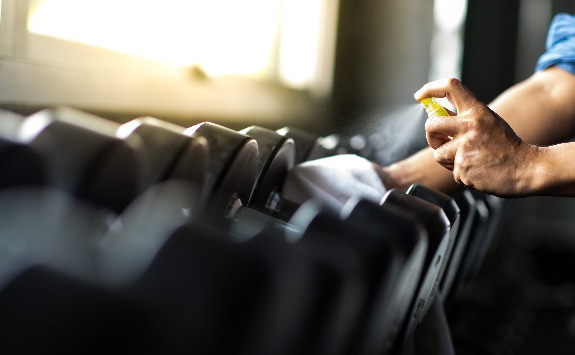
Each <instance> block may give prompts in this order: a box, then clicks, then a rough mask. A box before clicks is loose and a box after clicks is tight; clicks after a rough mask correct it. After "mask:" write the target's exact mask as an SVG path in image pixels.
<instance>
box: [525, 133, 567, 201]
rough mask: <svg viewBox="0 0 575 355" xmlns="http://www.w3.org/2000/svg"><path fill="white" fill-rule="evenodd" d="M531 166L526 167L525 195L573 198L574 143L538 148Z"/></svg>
mask: <svg viewBox="0 0 575 355" xmlns="http://www.w3.org/2000/svg"><path fill="white" fill-rule="evenodd" d="M537 150H538V153H537V157H536V159H535V162H534V163H533V164H532V166H531V167H530V168H529V167H526V169H527V171H528V172H527V176H528V179H527V181H526V189H527V190H528V191H526V192H527V194H535V195H548V196H575V165H574V163H573V162H574V159H573V158H574V157H575V143H563V144H557V145H553V146H548V147H539V148H538V149H537Z"/></svg>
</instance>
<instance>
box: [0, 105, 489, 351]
mask: <svg viewBox="0 0 575 355" xmlns="http://www.w3.org/2000/svg"><path fill="white" fill-rule="evenodd" d="M0 116H2V118H3V124H2V125H0V164H1V166H2V170H1V171H2V172H1V173H0V199H1V200H2V202H3V203H2V204H1V207H0V208H2V211H1V213H0V238H1V240H0V253H1V254H3V255H4V257H3V258H2V263H1V264H0V315H1V316H0V329H2V334H3V336H2V339H3V340H4V341H3V345H2V347H3V350H5V351H6V353H13V352H17V351H21V352H32V353H36V352H48V353H56V352H57V353H63V352H71V351H74V352H79V353H102V352H109V351H110V350H120V351H129V352H132V353H133V352H144V351H145V352H154V353H181V352H187V353H188V352H189V353H196V354H201V353H206V354H214V353H215V354H219V353H226V354H231V353H238V354H282V353H283V354H402V353H406V354H407V353H409V352H410V351H412V349H413V343H414V341H415V339H417V337H416V335H417V332H420V331H421V328H420V327H419V325H420V323H421V321H422V319H423V318H424V317H425V315H426V314H427V313H428V311H429V310H430V308H432V307H434V306H433V304H434V300H436V299H437V300H440V301H441V302H444V303H445V302H448V301H449V300H451V299H454V298H457V295H458V294H459V293H460V290H461V289H464V288H465V286H467V285H469V284H470V283H472V282H473V280H474V273H476V270H477V268H478V266H479V265H480V264H481V261H482V257H483V255H484V253H485V250H486V248H487V247H488V242H489V240H490V238H489V234H490V233H489V228H488V227H489V226H490V224H492V223H493V221H494V220H496V219H494V218H493V216H495V215H496V214H497V213H498V211H497V208H496V207H497V206H495V205H493V204H491V205H490V206H489V208H488V207H486V206H485V203H486V201H487V200H484V198H485V197H484V196H479V195H473V194H471V193H470V192H466V193H465V194H464V196H463V197H462V198H461V199H458V200H454V199H452V198H451V197H449V196H446V195H443V194H441V193H439V192H437V191H433V190H430V189H427V188H425V187H423V186H419V185H414V186H412V187H411V188H410V190H408V191H407V192H401V191H397V190H390V191H389V192H388V193H387V194H386V196H385V197H384V199H383V200H382V201H381V202H380V204H376V203H373V202H369V201H365V200H362V199H357V200H354V201H353V203H351V204H350V205H348V206H347V208H346V211H345V213H344V212H342V213H340V214H337V213H333V211H328V210H326V209H325V208H324V206H322V204H321V203H320V201H315V200H313V199H311V200H309V201H306V202H305V203H303V204H295V203H293V202H291V201H289V199H287V198H286V197H285V196H282V193H281V186H282V183H283V180H284V179H285V176H286V174H288V173H289V171H290V169H291V168H292V167H293V166H294V165H296V164H300V163H304V162H306V161H308V160H310V159H318V158H322V157H327V156H329V155H333V154H337V152H338V149H337V146H331V147H326V146H325V145H322V139H321V137H317V136H314V135H312V134H310V133H308V132H305V131H302V130H299V129H296V128H293V127H284V128H282V129H279V130H277V131H272V130H269V129H265V128H262V127H248V128H246V129H245V130H242V131H239V132H237V131H233V130H231V129H228V128H226V127H222V126H219V125H216V124H213V123H210V122H202V123H200V124H197V125H195V126H191V127H181V126H178V125H174V124H171V123H168V122H164V121H162V120H159V119H155V118H151V117H141V118H136V119H134V120H132V121H129V122H127V123H124V124H119V123H116V122H113V121H109V120H106V119H104V118H101V117H97V116H93V115H90V114H88V113H85V112H82V111H79V110H75V109H72V108H68V107H56V108H51V109H46V110H43V111H40V112H38V113H35V114H33V115H31V116H29V117H21V116H17V115H14V114H11V113H7V112H2V113H0ZM481 206H483V207H481ZM494 206H495V207H494ZM460 207H461V208H460ZM489 214H490V215H489ZM435 302H436V301H435ZM428 351H429V352H427V353H432V354H433V353H441V351H442V350H441V349H428Z"/></svg>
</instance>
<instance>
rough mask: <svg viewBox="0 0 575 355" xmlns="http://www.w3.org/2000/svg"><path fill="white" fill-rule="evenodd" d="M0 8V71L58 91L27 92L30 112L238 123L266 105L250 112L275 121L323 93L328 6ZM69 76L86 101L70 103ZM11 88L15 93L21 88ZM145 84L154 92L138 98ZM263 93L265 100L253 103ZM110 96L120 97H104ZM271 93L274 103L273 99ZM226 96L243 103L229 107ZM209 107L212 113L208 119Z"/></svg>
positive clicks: (75, 1)
mask: <svg viewBox="0 0 575 355" xmlns="http://www.w3.org/2000/svg"><path fill="white" fill-rule="evenodd" d="M1 7H2V10H3V13H4V15H5V16H2V23H1V26H2V31H1V32H3V35H2V36H1V37H0V51H1V53H2V55H3V58H2V59H3V61H8V62H11V64H12V65H16V63H20V64H21V65H19V67H21V71H20V73H23V72H25V71H28V72H29V73H31V72H35V71H38V70H40V68H39V67H44V70H43V72H45V73H44V74H42V75H41V76H40V77H39V78H41V79H42V80H51V81H52V84H53V85H56V86H57V87H56V88H52V90H51V92H46V91H45V90H41V88H38V87H36V88H33V89H32V90H29V93H28V94H26V95H30V94H32V93H34V92H36V93H38V94H39V96H37V97H29V98H28V99H29V101H28V102H34V103H35V104H39V105H41V104H50V103H54V104H58V103H69V104H71V105H74V104H79V105H80V106H94V105H96V106H102V104H103V103H104V102H107V104H108V107H107V108H106V107H102V109H104V110H106V109H108V108H109V109H114V108H116V109H120V108H121V107H122V106H123V110H127V111H133V110H139V111H142V110H146V109H147V108H151V109H152V111H158V110H159V111H162V110H163V108H162V107H164V108H166V107H171V110H172V111H174V112H175V111H181V112H182V113H184V111H187V112H190V113H193V112H194V111H195V113H197V114H202V113H204V114H205V115H207V116H211V115H218V114H224V115H228V114H230V113H231V112H233V111H234V110H236V112H238V114H239V115H240V116H241V115H242V114H244V115H246V114H248V113H247V112H245V107H244V108H242V106H244V105H250V104H252V105H253V104H254V100H255V101H257V102H260V103H259V104H257V103H256V106H258V105H267V109H265V108H264V109H263V111H262V108H261V107H260V108H259V109H258V108H257V107H256V108H254V110H255V111H257V112H260V113H261V112H265V111H266V110H268V111H269V110H270V108H271V109H272V110H273V109H274V108H273V107H275V110H276V111H278V110H281V109H282V108H284V107H288V106H290V105H291V104H285V103H284V102H283V101H285V100H286V98H288V97H292V98H293V97H294V95H300V96H301V95H304V96H306V97H307V98H306V99H305V100H314V98H320V99H321V98H323V97H326V96H327V95H329V91H330V89H331V70H332V68H333V53H334V46H335V28H336V18H337V2H336V1H330V0H242V1H238V0H210V1H204V0H24V1H22V0H4V1H3V3H2V6H1ZM5 18H6V21H4V19H5ZM22 66H28V68H23V67H22ZM30 66H33V67H34V68H29V67H30ZM5 71H6V70H5ZM17 72H18V71H17ZM56 72H58V73H56ZM15 74H16V72H14V73H13V74H12V76H14V75H15ZM45 75H47V77H43V76H45ZM3 76H10V75H9V74H8V73H6V72H4V73H3V72H2V69H0V79H3ZM56 76H58V77H59V78H58V79H57V78H56ZM73 76H76V79H77V80H76V83H77V84H78V85H80V84H83V85H88V86H90V87H92V88H93V90H92V91H91V92H92V94H89V93H88V92H86V91H87V90H86V89H79V90H80V91H84V92H85V93H84V94H83V95H84V98H81V97H79V96H80V94H75V90H74V89H72V88H71V87H70V85H71V84H72V82H73V81H74V80H73V79H72V77H73ZM106 78H110V79H113V80H112V81H107V80H106ZM6 79H8V78H6ZM14 79H15V80H16V83H18V84H22V83H23V82H24V81H26V79H19V78H12V80H14ZM56 79H57V80H56ZM39 80H40V79H39ZM54 80H56V81H54ZM82 82H83V83H82ZM150 83H153V84H150ZM144 84H145V85H152V86H154V87H155V88H150V89H149V90H145V89H144V88H143V87H142V85H144ZM0 85H1V84H0ZM38 85H39V86H45V85H46V83H38ZM106 85H110V90H108V89H107V88H106ZM270 85H271V86H270ZM113 87H115V89H114V88H113ZM270 87H271V92H270V90H266V93H265V94H263V93H262V90H265V88H268V89H269V88H270ZM159 88H161V89H162V90H163V91H166V90H168V91H171V93H172V94H171V95H172V96H173V95H175V96H177V97H178V98H179V99H180V101H179V103H175V98H174V97H172V98H163V99H162V98H159V97H158V95H159V93H158V90H160V89H159ZM115 90H124V91H126V90H127V93H126V92H125V93H117V94H116V95H114V94H112V95H110V94H111V93H112V92H114V91H115ZM94 91H96V92H94ZM106 91H109V93H107V94H106V93H105V92H106ZM3 92H4V91H3ZM58 92H60V93H61V94H62V95H60V98H57V97H56V96H57V95H56V94H57V93H58ZM273 92H281V94H279V95H277V96H278V98H273V97H271V96H276V95H275V94H273ZM66 93H67V94H69V95H70V96H68V97H67V98H66V97H64V96H63V95H64V94H66ZM233 93H235V94H236V96H238V97H240V96H241V97H242V98H244V99H245V103H244V104H241V103H239V101H240V99H239V98H235V99H234V98H233V97H230V96H233ZM250 93H251V94H253V95H254V96H250ZM22 94H24V93H22ZM100 94H103V95H110V96H111V97H109V98H105V97H103V96H102V97H101V96H100ZM270 95H271V96H270ZM15 96H17V95H16V92H12V94H8V95H0V101H1V102H6V101H10V100H12V101H19V100H20V101H26V99H23V98H21V97H20V98H18V97H15ZM76 96H77V97H76ZM159 96H166V95H165V93H164V94H163V95H159ZM255 96H259V97H260V99H261V98H262V96H263V97H264V98H265V99H266V100H265V102H263V103H262V100H258V99H257V98H256V97H255ZM74 97H75V98H74ZM188 97H189V99H187V100H186V98H188ZM305 100H304V101H305ZM120 101H123V102H120ZM154 101H157V102H158V103H157V108H156V109H153V107H152V105H153V103H154ZM184 101H187V103H185V104H184V103H182V102H184ZM299 101H300V102H301V100H299ZM1 102H0V103H1ZM138 102H139V103H138ZM193 102H195V103H197V105H194V104H193ZM208 102H209V105H208V104H207V103H208ZM234 102H235V104H237V105H239V106H240V107H237V106H236V107H234ZM210 105H211V106H212V107H215V111H218V110H219V111H220V112H219V113H218V112H209V111H211V110H212V108H210V107H208V106H210ZM184 106H186V107H187V108H188V109H187V110H186V109H183V107H184ZM192 106H193V107H195V108H196V109H190V107H192ZM178 107H179V108H178ZM222 110H225V111H226V112H222ZM288 116H289V114H288Z"/></svg>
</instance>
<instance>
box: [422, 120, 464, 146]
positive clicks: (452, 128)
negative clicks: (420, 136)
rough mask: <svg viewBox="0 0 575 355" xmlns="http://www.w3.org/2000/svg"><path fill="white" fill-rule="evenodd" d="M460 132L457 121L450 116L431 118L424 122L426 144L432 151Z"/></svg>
mask: <svg viewBox="0 0 575 355" xmlns="http://www.w3.org/2000/svg"><path fill="white" fill-rule="evenodd" d="M460 130H461V125H460V124H458V120H457V119H455V118H454V117H452V116H449V117H446V116H431V117H428V118H427V121H425V136H426V138H427V143H428V144H429V146H430V147H431V148H433V149H437V148H439V147H440V146H441V145H443V144H445V143H447V142H448V141H450V140H451V139H452V138H453V137H456V136H457V135H458V134H459V133H460Z"/></svg>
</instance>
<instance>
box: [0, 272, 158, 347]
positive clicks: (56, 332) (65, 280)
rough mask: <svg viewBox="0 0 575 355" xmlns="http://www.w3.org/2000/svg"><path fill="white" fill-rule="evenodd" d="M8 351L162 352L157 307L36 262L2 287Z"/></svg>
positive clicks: (0, 308)
mask: <svg viewBox="0 0 575 355" xmlns="http://www.w3.org/2000/svg"><path fill="white" fill-rule="evenodd" d="M0 312H1V313H2V317H1V319H0V331H1V332H2V336H3V341H2V351H3V352H4V353H9V354H16V353H29V354H35V353H50V354H71V353H75V354H79V353H81V354H102V353H110V352H115V351H120V352H132V351H136V352H148V351H152V352H154V353H156V352H162V351H163V350H165V349H160V348H159V343H158V341H157V333H155V332H154V329H155V328H154V324H153V319H152V317H151V316H150V314H151V313H147V312H144V311H143V310H142V309H141V308H140V307H139V306H138V305H137V304H136V303H133V302H131V301H129V300H128V299H127V298H125V297H123V296H122V295H120V294H119V293H117V292H114V291H110V290H107V289H105V288H101V287H98V286H96V285H94V284H91V283H87V282H83V281H81V280H78V279H76V278H73V277H70V276H69V275H66V274H65V273H62V272H58V271H56V270H53V269H51V268H49V267H46V266H44V265H33V266H30V267H28V268H27V269H25V270H22V272H21V273H19V274H18V275H16V276H15V277H14V278H13V279H12V280H11V281H10V282H9V283H8V284H7V285H4V287H3V288H2V290H0Z"/></svg>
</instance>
